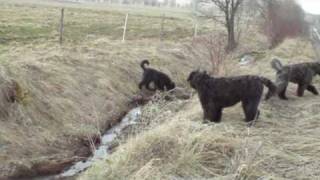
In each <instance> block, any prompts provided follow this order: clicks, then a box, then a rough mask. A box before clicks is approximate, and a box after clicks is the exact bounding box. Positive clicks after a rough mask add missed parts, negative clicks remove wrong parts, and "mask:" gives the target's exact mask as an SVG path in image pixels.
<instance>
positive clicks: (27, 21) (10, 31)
mask: <svg viewBox="0 0 320 180" xmlns="http://www.w3.org/2000/svg"><path fill="white" fill-rule="evenodd" d="M0 6H1V14H0V42H1V43H2V44H10V43H14V42H15V43H22V44H28V43H34V42H37V41H40V42H43V41H48V40H49V41H57V40H58V34H59V33H58V29H59V19H60V9H61V7H58V6H46V5H32V4H28V5H20V4H10V3H4V2H2V3H1V1H0ZM126 13H129V18H128V26H127V34H126V35H127V37H126V39H127V40H141V39H150V38H154V39H159V37H160V26H161V21H162V20H161V18H162V14H165V18H166V19H165V21H164V33H165V36H164V38H165V40H168V41H177V40H181V39H184V38H189V37H192V35H193V31H194V30H193V21H192V14H191V13H190V12H188V11H182V10H180V11H174V10H168V9H160V8H145V9H144V10H141V8H138V7H135V8H129V7H126V8H124V7H122V8H118V9H117V8H116V7H114V6H110V7H109V6H106V7H104V8H103V7H100V8H97V7H91V8H90V7H87V8H85V9H84V8H82V7H78V6H67V7H66V9H65V19H64V22H65V27H64V29H65V31H64V39H65V41H66V42H68V43H71V44H74V43H81V42H86V41H87V40H88V38H101V37H108V38H109V39H111V40H121V39H122V33H123V25H124V19H125V16H126ZM205 23H207V22H203V23H201V24H205ZM209 26H210V23H208V24H206V25H205V26H203V28H202V29H201V30H200V32H201V33H205V32H209V31H210V28H209Z"/></svg>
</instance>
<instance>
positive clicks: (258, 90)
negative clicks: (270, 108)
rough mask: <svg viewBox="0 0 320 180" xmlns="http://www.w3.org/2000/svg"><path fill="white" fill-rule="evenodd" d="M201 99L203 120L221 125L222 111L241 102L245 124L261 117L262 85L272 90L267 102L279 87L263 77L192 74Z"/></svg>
mask: <svg viewBox="0 0 320 180" xmlns="http://www.w3.org/2000/svg"><path fill="white" fill-rule="evenodd" d="M188 81H189V83H190V85H191V87H192V88H194V89H195V90H196V91H197V92H198V96H199V99H200V102H201V105H202V109H203V112H204V120H206V119H209V120H210V121H212V122H220V121H221V116H222V111H223V108H225V107H229V106H233V105H235V104H236V103H238V102H242V107H243V110H244V114H245V117H246V122H251V121H253V120H254V119H255V118H256V117H257V116H258V115H259V110H258V105H259V103H260V99H261V96H262V93H263V85H265V86H267V87H268V88H269V91H268V93H267V94H266V97H265V99H269V98H270V97H271V96H272V95H274V94H275V93H276V86H275V85H274V84H273V83H272V82H271V81H270V80H269V79H267V78H264V77H260V76H250V75H248V76H237V77H221V78H214V77H210V76H209V75H208V74H207V73H206V72H199V71H193V72H191V73H190V75H189V77H188Z"/></svg>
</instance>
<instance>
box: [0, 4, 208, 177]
mask: <svg viewBox="0 0 320 180" xmlns="http://www.w3.org/2000/svg"><path fill="white" fill-rule="evenodd" d="M59 6H61V4H54V5H47V4H45V5H37V4H20V3H7V2H5V1H0V7H1V13H0V41H1V44H0V64H1V66H0V70H1V79H14V80H16V81H17V82H18V84H19V85H20V86H21V89H22V91H23V93H22V94H23V97H20V98H22V99H21V100H22V101H21V102H19V103H15V104H13V105H9V106H8V105H6V104H4V103H3V102H1V103H0V106H1V113H0V162H1V163H0V169H1V171H0V177H3V176H8V175H13V174H15V173H18V174H19V173H25V174H32V171H31V170H32V167H33V166H34V165H35V164H37V163H41V162H46V161H51V160H57V159H58V160H59V159H60V160H61V159H69V158H70V157H73V156H75V154H79V153H80V152H81V151H82V149H81V148H80V147H81V146H80V145H81V143H80V141H81V139H85V138H86V137H87V136H91V135H94V134H97V133H99V131H101V130H103V129H105V128H106V127H107V124H109V123H111V121H112V120H114V119H115V118H118V117H119V116H120V114H121V113H123V112H125V111H126V110H128V107H127V106H126V103H127V102H128V101H129V100H130V98H131V97H132V96H133V95H134V94H135V93H137V91H138V90H137V83H138V81H139V80H140V76H141V69H140V67H139V66H138V63H139V62H140V60H141V59H144V58H149V59H150V60H151V64H152V65H153V66H154V67H156V68H159V69H161V70H163V71H165V72H167V73H168V74H170V75H172V76H173V75H174V77H175V78H174V80H175V81H177V83H178V85H180V86H183V85H185V82H184V80H185V78H186V75H187V73H188V72H189V71H190V70H191V69H192V68H193V64H195V62H199V60H198V59H195V58H193V55H192V54H190V53H188V52H185V46H184V45H177V44H176V43H174V42H172V41H166V42H165V43H160V42H159V41H158V35H159V31H158V28H159V22H160V19H159V16H160V14H161V11H160V10H158V9H157V10H156V11H155V9H149V10H146V12H143V11H141V10H139V8H137V9H126V8H124V9H121V8H120V9H119V10H115V9H116V8H115V7H112V8H109V9H108V7H99V8H98V9H97V8H95V7H91V6H90V7H84V6H81V5H68V8H67V9H66V19H65V21H66V26H65V43H64V45H63V46H59V45H58V44H57V31H56V29H57V27H58V24H57V21H58V19H59V9H60V8H59ZM128 11H129V12H130V13H131V14H130V17H129V18H130V20H129V24H128V33H127V35H128V39H129V40H128V41H127V42H126V43H121V42H120V41H119V39H121V23H122V21H123V18H124V16H125V13H126V12H128ZM166 12H167V14H169V15H172V16H173V18H171V19H170V20H168V21H167V23H168V24H170V29H169V28H168V30H167V32H168V33H167V35H166V39H168V40H173V41H176V40H178V39H181V38H187V37H189V36H191V34H192V32H191V29H192V21H191V20H190V18H189V17H188V14H186V12H184V11H182V12H178V13H175V12H169V11H166ZM143 14H148V15H143ZM169 15H168V16H169ZM190 24H191V25H190ZM201 29H203V30H204V31H207V30H208V28H206V27H203V28H201ZM178 69H179V71H178Z"/></svg>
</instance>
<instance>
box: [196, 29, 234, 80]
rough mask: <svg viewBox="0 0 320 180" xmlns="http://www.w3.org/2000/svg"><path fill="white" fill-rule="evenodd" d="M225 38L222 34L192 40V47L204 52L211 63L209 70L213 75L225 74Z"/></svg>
mask: <svg viewBox="0 0 320 180" xmlns="http://www.w3.org/2000/svg"><path fill="white" fill-rule="evenodd" d="M226 39H227V37H226V36H225V35H224V34H222V33H218V34H212V35H210V36H202V37H198V38H196V39H194V41H193V44H194V46H196V47H198V48H199V49H202V50H204V51H205V52H204V53H206V54H207V56H208V59H209V61H210V62H211V65H212V67H211V70H212V74H214V75H221V74H225V66H224V60H225V59H226V58H227V56H228V53H227V52H226V49H225V47H226V42H227V41H226Z"/></svg>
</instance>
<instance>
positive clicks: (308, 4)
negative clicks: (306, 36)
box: [298, 0, 320, 14]
mask: <svg viewBox="0 0 320 180" xmlns="http://www.w3.org/2000/svg"><path fill="white" fill-rule="evenodd" d="M298 2H299V3H300V4H301V6H302V8H303V9H304V10H305V11H306V12H308V13H312V14H320V0H298Z"/></svg>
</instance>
